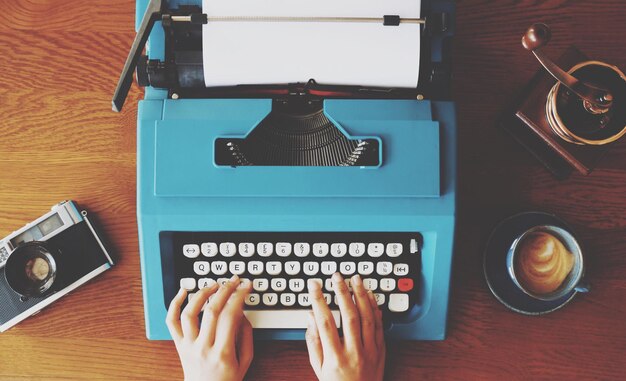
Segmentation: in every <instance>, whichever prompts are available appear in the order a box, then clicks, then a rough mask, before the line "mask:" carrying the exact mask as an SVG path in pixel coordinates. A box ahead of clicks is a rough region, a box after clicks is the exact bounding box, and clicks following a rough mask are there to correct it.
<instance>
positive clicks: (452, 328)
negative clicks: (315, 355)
mask: <svg viewBox="0 0 626 381" xmlns="http://www.w3.org/2000/svg"><path fill="white" fill-rule="evenodd" d="M133 17H134V0H106V1H105V0H92V1H84V0H67V1H63V2H58V1H52V0H21V1H14V0H1V1H0V73H2V74H0V136H2V138H1V139H0V142H1V144H0V184H1V185H0V236H2V237H3V236H5V235H6V234H8V233H10V232H11V231H12V230H13V229H15V228H17V227H19V226H22V224H24V223H25V222H27V221H31V220H33V219H35V218H36V217H38V216H40V215H41V214H43V212H45V211H46V210H48V209H49V207H50V206H51V205H52V204H54V203H56V202H58V201H60V200H63V199H70V198H71V199H74V200H77V201H79V202H80V203H81V204H82V205H83V206H85V207H86V208H88V209H89V210H90V211H91V212H92V213H95V214H97V216H98V218H99V220H100V221H101V222H102V224H103V225H104V227H105V229H104V230H105V232H106V235H107V236H108V238H109V239H110V241H111V242H112V243H113V246H114V249H115V251H116V252H117V253H119V257H120V260H119V265H118V266H116V267H115V268H114V269H113V270H112V271H109V272H107V273H106V274H104V275H103V276H101V277H99V278H97V279H95V280H94V281H92V282H90V283H89V284H88V285H86V286H84V287H81V288H80V289H79V290H77V291H76V292H74V293H73V294H71V295H69V296H68V297H66V298H64V299H62V300H61V301H60V302H58V303H56V304H55V305H53V306H51V307H49V308H47V309H46V310H44V311H43V312H42V313H41V314H39V315H38V316H36V317H34V318H32V319H29V320H27V321H25V322H23V323H21V324H20V325H18V326H17V327H15V328H13V329H11V330H10V331H8V332H7V333H4V334H1V335H0V347H1V348H2V350H1V351H0V353H1V354H0V380H16V379H17V380H24V379H38V380H43V379H53V380H73V379H90V380H114V379H133V380H171V379H181V378H182V372H181V370H180V367H179V363H178V359H177V356H176V352H175V350H174V346H173V345H172V343H170V342H150V341H147V340H146V339H145V336H144V320H143V308H142V296H141V278H140V268H139V254H138V244H137V227H136V217H135V184H136V183H135V165H136V156H135V143H136V134H135V132H136V130H135V129H136V115H137V101H138V100H139V99H140V98H141V97H142V93H141V91H140V90H139V89H138V88H137V87H133V89H132V91H131V93H130V96H129V99H128V101H127V103H126V107H125V109H124V111H123V112H122V113H121V114H115V113H113V112H111V111H110V102H111V95H112V93H113V89H114V87H115V84H116V81H117V79H118V75H119V72H120V70H121V67H122V65H123V62H124V59H125V57H126V54H127V52H128V48H129V46H130V43H131V40H132V38H133V29H132V28H133ZM536 21H545V22H547V23H549V24H550V25H551V26H552V28H553V32H554V38H553V42H552V43H551V44H550V45H549V47H548V49H547V51H548V53H549V54H550V56H551V57H557V56H558V55H559V54H560V53H561V52H563V51H564V49H565V48H566V47H567V46H568V45H570V44H572V43H576V44H577V46H578V47H579V48H581V50H582V51H584V52H585V53H586V54H587V55H589V56H590V57H593V58H596V59H600V60H604V61H606V62H609V63H612V64H615V65H618V66H620V67H621V68H622V69H626V43H625V41H626V3H624V1H623V0H602V1H596V0H594V1H582V0H581V1H571V0H550V1H541V0H536V1H530V0H525V1H511V0H498V1H495V0H493V1H488V0H462V1H459V2H458V10H457V27H458V29H457V35H456V39H455V42H456V45H455V53H454V55H455V57H454V66H455V73H456V79H455V82H454V83H455V97H456V99H457V101H458V103H457V105H458V120H459V123H458V128H459V156H460V160H459V190H458V193H459V213H458V223H457V236H456V241H455V242H456V250H455V260H454V270H453V287H452V295H451V299H450V315H449V324H448V326H449V331H448V339H446V340H445V341H442V342H397V343H390V344H389V345H388V361H387V379H389V380H416V379H444V380H449V379H464V380H472V379H494V380H503V379H507V380H516V379H519V380H527V379H552V380H554V379H605V380H609V379H623V378H624V377H626V376H624V374H623V373H624V370H625V368H626V139H623V140H622V141H621V142H619V143H618V144H616V145H615V146H614V147H613V148H612V149H611V151H610V153H609V154H608V155H607V156H606V157H605V158H604V160H603V161H602V162H601V164H600V166H599V168H598V169H597V170H596V171H595V172H594V173H593V174H591V175H590V176H587V177H584V176H580V175H574V176H572V177H571V178H570V179H569V180H567V181H563V182H559V181H556V180H555V179H553V178H552V177H551V175H550V174H548V173H547V172H546V170H544V168H543V167H542V166H541V165H540V164H539V163H538V162H536V161H535V160H534V159H533V158H532V157H531V156H530V154H529V153H527V152H526V151H524V149H522V148H521V147H520V146H519V145H518V144H517V143H515V142H514V141H513V140H512V139H511V138H510V137H509V136H508V135H507V134H506V133H504V132H502V131H500V130H498V129H496V128H495V127H494V121H495V119H496V116H497V114H498V113H499V111H500V110H501V109H502V108H503V107H504V105H505V104H506V102H507V101H508V100H509V99H510V98H511V97H512V96H513V95H514V94H515V93H516V92H517V91H518V90H519V89H520V88H521V87H522V86H523V85H524V84H525V83H526V82H527V81H528V80H529V78H530V77H531V76H532V74H533V73H534V72H535V70H536V69H537V68H538V63H537V62H536V61H535V60H534V58H532V56H531V54H529V53H528V52H526V51H524V50H523V49H522V47H521V45H520V38H521V35H522V33H523V32H524V31H525V29H526V28H527V27H528V26H529V25H530V24H531V23H533V22H536ZM524 210H543V211H551V212H555V213H557V214H558V215H559V216H561V217H562V218H564V219H565V220H566V221H567V222H568V223H570V224H571V225H572V226H573V227H574V229H575V230H576V231H577V232H579V234H580V238H581V239H582V241H583V243H584V245H585V247H586V248H587V255H588V259H589V268H588V275H589V280H590V281H591V283H592V287H593V290H592V292H591V293H590V294H588V295H585V296H582V297H577V298H576V300H575V301H574V302H573V303H572V304H571V305H569V306H568V307H566V308H564V309H562V310H560V311H557V312H555V313H553V314H550V315H548V316H544V317H526V316H521V315H517V314H515V313H512V312H510V311H508V310H507V309H506V308H505V307H504V306H503V305H501V304H499V303H498V302H497V301H496V300H495V298H494V297H493V296H492V295H491V294H490V292H489V290H488V288H487V286H486V284H485V281H484V278H483V274H482V262H481V261H482V251H483V248H484V246H485V242H486V238H487V236H488V234H489V232H490V230H491V229H492V228H493V226H494V225H495V224H496V223H497V222H498V221H499V220H501V219H502V218H504V217H506V216H509V215H511V214H514V213H516V212H519V211H524ZM295 378H298V379H301V380H309V379H314V374H313V372H312V370H311V369H310V367H309V364H308V360H307V352H306V348H305V344H304V343H303V342H263V343H261V342H259V343H256V358H255V360H254V362H253V365H252V367H251V369H250V372H249V379H251V380H290V379H295Z"/></svg>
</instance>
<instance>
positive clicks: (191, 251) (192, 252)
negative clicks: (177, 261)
mask: <svg viewBox="0 0 626 381" xmlns="http://www.w3.org/2000/svg"><path fill="white" fill-rule="evenodd" d="M183 254H184V255H185V257H187V258H195V257H197V256H198V255H200V246H198V245H195V244H188V245H183Z"/></svg>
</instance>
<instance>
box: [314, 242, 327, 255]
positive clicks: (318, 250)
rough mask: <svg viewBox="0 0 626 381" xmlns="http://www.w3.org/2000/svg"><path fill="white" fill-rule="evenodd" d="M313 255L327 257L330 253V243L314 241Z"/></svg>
mask: <svg viewBox="0 0 626 381" xmlns="http://www.w3.org/2000/svg"><path fill="white" fill-rule="evenodd" d="M313 255H315V256H316V257H325V256H327V255H328V244H327V243H314V244H313Z"/></svg>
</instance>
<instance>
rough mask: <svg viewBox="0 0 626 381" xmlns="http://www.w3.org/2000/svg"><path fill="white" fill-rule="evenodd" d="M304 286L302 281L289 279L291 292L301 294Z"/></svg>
mask: <svg viewBox="0 0 626 381" xmlns="http://www.w3.org/2000/svg"><path fill="white" fill-rule="evenodd" d="M304 284H305V283H304V279H296V278H294V279H289V289H290V290H291V291H293V292H302V290H304Z"/></svg>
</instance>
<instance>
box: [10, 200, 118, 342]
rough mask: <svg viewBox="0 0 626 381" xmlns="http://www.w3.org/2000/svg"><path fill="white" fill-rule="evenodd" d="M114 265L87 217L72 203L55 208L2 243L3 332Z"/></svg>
mask: <svg viewBox="0 0 626 381" xmlns="http://www.w3.org/2000/svg"><path fill="white" fill-rule="evenodd" d="M113 264H114V262H113V259H112V258H111V255H110V254H109V252H108V251H107V249H106V248H105V246H104V244H103V241H102V239H101V237H100V235H99V234H98V233H97V232H96V230H95V228H94V226H93V224H92V222H91V221H90V220H89V219H88V218H87V212H86V211H79V210H78V208H77V207H76V204H75V203H74V202H73V201H63V202H61V203H59V204H56V205H54V206H53V207H52V208H51V210H50V212H48V213H46V214H45V215H43V216H41V217H39V218H38V219H36V220H35V221H33V222H30V223H28V224H26V225H24V226H23V227H22V228H21V229H19V230H16V231H14V232H13V233H11V234H9V235H8V236H7V237H5V238H3V239H2V240H0V332H4V331H6V330H7V329H9V328H11V327H13V326H14V325H16V324H17V323H19V322H21V321H22V320H24V319H26V318H28V317H29V316H32V315H34V314H36V313H38V312H39V311H41V309H43V308H44V307H46V306H48V305H50V304H51V303H53V302H54V301H56V300H58V299H60V298H61V297H63V296H64V295H66V294H68V293H69V292H70V291H72V290H74V289H76V288H77V287H79V286H80V285H82V284H84V283H86V282H87V281H89V280H90V279H92V278H94V277H96V276H97V275H99V274H101V273H103V272H104V271H106V270H108V269H110V268H111V266H113ZM33 285H34V286H33Z"/></svg>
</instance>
